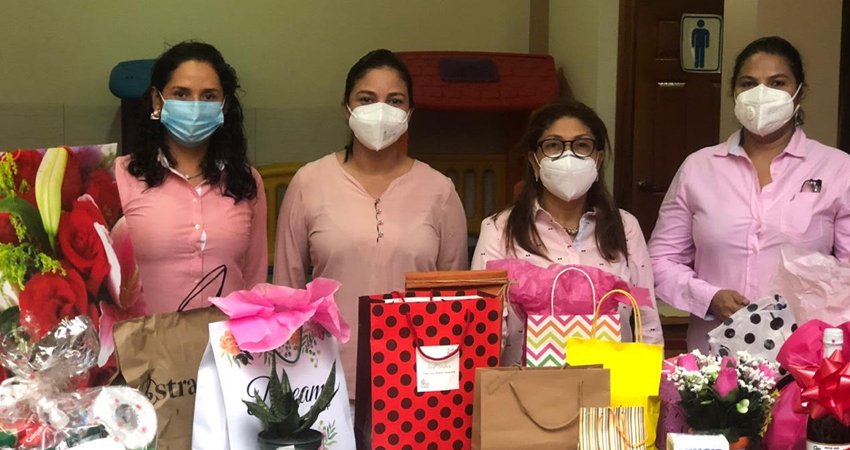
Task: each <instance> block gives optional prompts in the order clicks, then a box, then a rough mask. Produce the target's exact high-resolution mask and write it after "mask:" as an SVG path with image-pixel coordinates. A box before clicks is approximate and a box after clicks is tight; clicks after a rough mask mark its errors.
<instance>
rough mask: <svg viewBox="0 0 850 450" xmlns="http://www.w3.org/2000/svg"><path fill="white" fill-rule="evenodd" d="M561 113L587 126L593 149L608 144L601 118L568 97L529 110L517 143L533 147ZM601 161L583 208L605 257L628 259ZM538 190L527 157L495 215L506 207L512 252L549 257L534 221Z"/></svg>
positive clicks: (620, 222) (507, 240)
mask: <svg viewBox="0 0 850 450" xmlns="http://www.w3.org/2000/svg"><path fill="white" fill-rule="evenodd" d="M564 117H572V118H574V119H576V120H579V121H580V122H581V123H583V124H584V125H585V126H587V127H588V128H589V129H590V132H591V133H592V134H593V138H594V140H595V141H596V145H597V150H600V151H605V150H606V149H608V148H610V146H609V141H608V129H607V128H606V127H605V124H604V123H603V122H602V119H600V118H599V116H598V115H596V112H594V111H593V109H591V108H590V107H588V106H587V105H585V104H584V103H581V102H579V101H576V100H569V99H564V100H556V101H555V102H552V103H550V104H548V105H546V106H544V107H542V108H540V109H538V110H537V111H535V112H534V113H532V115H531V118H530V119H529V121H528V126H527V127H526V131H525V137H524V138H523V140H522V142H521V143H520V144H519V145H521V146H524V147H525V148H526V149H527V150H528V151H529V152H535V151H537V142H538V141H539V140H540V138H541V137H542V136H543V133H544V132H546V130H547V129H549V127H551V126H552V124H554V123H555V122H556V121H558V120H559V119H562V118H564ZM527 159H528V158H526V161H527ZM603 164H604V159H603V162H602V164H600V166H599V178H597V180H596V182H594V183H593V185H592V186H591V187H590V190H589V191H587V200H586V201H587V210H588V211H595V212H596V217H595V218H596V246H597V248H599V252H600V253H601V254H602V257H603V258H605V260H606V261H610V262H613V261H617V260H618V259H619V258H620V257H624V259H626V260H628V256H629V255H628V247H627V244H626V232H625V229H624V228H623V219H622V217H621V216H620V210H619V209H618V208H617V205H616V204H615V203H614V198H613V197H612V196H611V193H610V192H608V188H606V187H605V178H604V174H605V171H604V168H603ZM542 192H543V184H542V183H541V182H540V181H538V180H537V178H536V177H535V176H534V168H533V167H532V166H531V162H530V161H527V162H526V172H525V180H524V184H523V187H522V191H521V192H520V194H519V197H517V200H516V202H515V203H514V205H513V206H511V207H508V208H507V209H505V210H504V211H502V212H500V213H499V215H500V214H504V213H506V212H507V211H508V210H510V214H509V215H508V221H507V224H506V226H505V232H504V233H505V234H504V236H505V246H506V249H507V251H508V252H509V253H510V252H513V253H514V256H516V250H515V249H516V246H519V247H520V248H522V249H523V250H525V251H526V252H527V253H530V254H533V255H536V256H541V257H543V258H547V259H549V257H548V254H547V253H548V252H547V249H546V245H545V244H543V241H542V240H541V239H540V234H539V233H538V232H537V227H536V226H535V225H534V203H535V202H536V201H537V200H538V199H539V198H540V195H541V194H542ZM497 217H498V215H497Z"/></svg>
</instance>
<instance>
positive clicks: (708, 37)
mask: <svg viewBox="0 0 850 450" xmlns="http://www.w3.org/2000/svg"><path fill="white" fill-rule="evenodd" d="M722 55H723V17H721V16H718V15H714V14H682V42H681V45H680V46H679V61H681V63H682V70H684V71H685V72H705V73H720V61H721V59H722Z"/></svg>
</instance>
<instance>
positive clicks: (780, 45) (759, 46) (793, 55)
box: [732, 36, 806, 126]
mask: <svg viewBox="0 0 850 450" xmlns="http://www.w3.org/2000/svg"><path fill="white" fill-rule="evenodd" d="M758 53H767V54H768V55H776V56H779V57H781V58H782V59H784V60H785V62H786V63H788V67H789V68H790V69H791V73H792V74H793V75H794V80H795V81H796V82H797V86H802V85H804V84H806V70H805V68H804V67H803V57H802V56H800V51H799V50H797V48H796V47H794V45H793V44H791V43H790V42H788V41H786V40H785V39H783V38H781V37H779V36H768V37H763V38H759V39H756V40H754V41H753V42H750V43H749V45H747V46H746V47H744V49H743V50H741V53H739V54H738V57H737V58H735V68H734V69H733V70H732V95H733V96H734V95H735V84H736V83H737V82H738V77H739V76H741V67H743V65H744V63H745V62H747V60H748V59H750V57H752V56H753V55H756V54H758ZM804 119H805V114H804V113H803V109H802V108H800V109H799V110H798V111H797V116H796V118H795V119H794V125H796V126H800V125H803V121H804Z"/></svg>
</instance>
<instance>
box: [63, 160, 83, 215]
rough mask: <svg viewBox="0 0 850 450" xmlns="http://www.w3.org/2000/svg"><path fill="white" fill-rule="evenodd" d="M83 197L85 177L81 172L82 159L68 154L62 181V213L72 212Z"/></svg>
mask: <svg viewBox="0 0 850 450" xmlns="http://www.w3.org/2000/svg"><path fill="white" fill-rule="evenodd" d="M81 195H83V175H82V173H81V172H80V157H79V156H77V155H76V154H74V152H68V164H67V165H66V166H65V178H63V179H62V211H70V210H71V207H72V206H73V203H74V201H75V200H77V199H78V198H80V196H81Z"/></svg>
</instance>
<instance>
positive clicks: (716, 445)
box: [667, 433, 729, 450]
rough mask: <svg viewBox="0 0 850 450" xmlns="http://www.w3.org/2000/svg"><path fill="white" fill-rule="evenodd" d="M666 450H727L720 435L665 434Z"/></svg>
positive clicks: (725, 441)
mask: <svg viewBox="0 0 850 450" xmlns="http://www.w3.org/2000/svg"><path fill="white" fill-rule="evenodd" d="M667 450H729V441H727V440H726V438H725V437H724V436H723V435H722V434H678V433H668V434H667Z"/></svg>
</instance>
